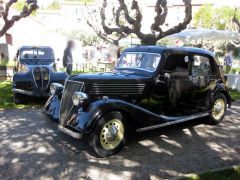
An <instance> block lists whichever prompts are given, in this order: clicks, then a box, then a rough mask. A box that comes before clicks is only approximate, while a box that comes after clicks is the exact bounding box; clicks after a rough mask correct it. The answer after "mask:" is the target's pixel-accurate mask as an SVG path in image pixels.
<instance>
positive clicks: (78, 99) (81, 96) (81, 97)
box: [72, 91, 88, 106]
mask: <svg viewBox="0 0 240 180" xmlns="http://www.w3.org/2000/svg"><path fill="white" fill-rule="evenodd" d="M87 99H88V95H87V94H86V93H84V92H78V91H76V92H74V93H73V95H72V102H73V105H74V106H78V105H79V104H82V103H84V101H85V100H87Z"/></svg>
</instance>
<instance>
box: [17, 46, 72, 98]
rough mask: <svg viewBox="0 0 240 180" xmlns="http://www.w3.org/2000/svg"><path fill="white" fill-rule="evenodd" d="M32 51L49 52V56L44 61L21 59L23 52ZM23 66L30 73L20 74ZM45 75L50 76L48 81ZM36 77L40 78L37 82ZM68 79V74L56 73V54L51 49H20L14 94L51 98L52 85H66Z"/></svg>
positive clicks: (25, 47) (29, 47) (40, 59)
mask: <svg viewBox="0 0 240 180" xmlns="http://www.w3.org/2000/svg"><path fill="white" fill-rule="evenodd" d="M31 49H43V50H46V51H47V52H49V56H48V57H47V58H46V57H45V58H44V59H43V58H38V57H36V58H21V56H20V54H21V52H22V51H23V50H31ZM21 64H22V65H24V66H26V67H27V68H28V72H26V73H20V72H18V68H19V66H20V65H21ZM44 73H46V76H48V78H47V79H46V80H43V76H44ZM36 75H38V76H40V79H39V80H36V78H35V77H36ZM67 77H68V75H67V73H63V72H56V71H55V59H54V52H53V49H52V48H51V47H46V46H41V47H40V46H39V47H33V46H23V47H21V48H19V49H18V51H17V56H16V63H15V68H14V75H13V92H14V93H17V94H24V95H27V96H34V97H45V96H49V87H50V84H51V83H54V82H56V83H61V84H64V81H65V79H66V78H67Z"/></svg>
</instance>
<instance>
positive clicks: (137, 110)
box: [75, 99, 163, 133]
mask: <svg viewBox="0 0 240 180" xmlns="http://www.w3.org/2000/svg"><path fill="white" fill-rule="evenodd" d="M109 111H120V112H123V113H125V114H126V115H128V119H127V120H128V121H129V123H130V124H131V126H133V127H134V128H140V127H143V126H144V123H146V122H149V123H154V122H158V123H161V120H160V119H159V116H158V115H156V114H154V113H151V112H150V111H147V110H146V109H143V108H141V107H139V106H136V105H134V104H131V103H128V102H125V101H122V100H117V99H108V100H99V101H96V102H93V103H91V104H90V105H89V106H88V107H87V108H83V107H82V108H80V109H79V110H78V114H77V117H76V121H75V122H76V124H77V125H76V126H75V128H76V129H77V130H79V131H80V132H83V133H89V132H91V131H92V129H93V128H94V126H95V124H96V123H97V121H98V120H99V119H100V118H101V117H102V116H103V115H104V114H106V113H107V112H109ZM136 119H137V121H136ZM162 122H163V121H162Z"/></svg>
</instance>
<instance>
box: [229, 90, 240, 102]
mask: <svg viewBox="0 0 240 180" xmlns="http://www.w3.org/2000/svg"><path fill="white" fill-rule="evenodd" d="M230 94H231V97H232V99H233V100H240V92H239V91H237V90H231V91H230Z"/></svg>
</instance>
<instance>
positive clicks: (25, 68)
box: [18, 63, 29, 73]
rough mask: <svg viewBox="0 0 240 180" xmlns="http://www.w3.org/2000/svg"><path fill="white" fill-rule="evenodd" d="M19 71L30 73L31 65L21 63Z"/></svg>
mask: <svg viewBox="0 0 240 180" xmlns="http://www.w3.org/2000/svg"><path fill="white" fill-rule="evenodd" d="M18 72H19V73H28V72H29V67H27V66H26V65H24V64H21V63H20V64H19V67H18Z"/></svg>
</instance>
